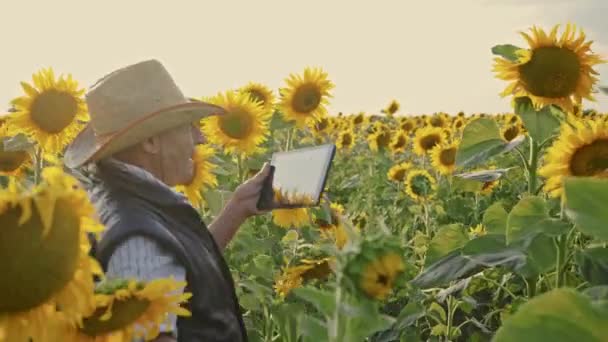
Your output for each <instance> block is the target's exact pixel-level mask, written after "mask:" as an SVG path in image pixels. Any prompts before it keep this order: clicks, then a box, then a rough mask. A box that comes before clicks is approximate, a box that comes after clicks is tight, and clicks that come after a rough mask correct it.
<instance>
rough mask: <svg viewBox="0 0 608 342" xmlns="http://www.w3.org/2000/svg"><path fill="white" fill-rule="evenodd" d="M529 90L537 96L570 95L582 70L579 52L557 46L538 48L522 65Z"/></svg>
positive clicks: (520, 68)
mask: <svg viewBox="0 0 608 342" xmlns="http://www.w3.org/2000/svg"><path fill="white" fill-rule="evenodd" d="M519 73H520V74H521V79H522V80H523V82H524V84H525V87H526V90H528V91H529V92H530V93H532V94H533V95H536V96H541V97H548V98H560V97H567V96H569V95H570V94H572V93H574V92H575V90H576V86H577V85H578V80H579V78H580V73H581V63H580V61H579V59H578V56H577V54H576V53H575V52H574V51H571V50H569V49H566V48H560V47H556V46H549V47H542V48H537V49H535V50H534V51H533V53H532V58H531V59H530V61H529V62H528V63H526V64H523V65H521V66H520V67H519Z"/></svg>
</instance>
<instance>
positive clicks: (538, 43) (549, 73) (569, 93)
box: [494, 24, 605, 112]
mask: <svg viewBox="0 0 608 342" xmlns="http://www.w3.org/2000/svg"><path fill="white" fill-rule="evenodd" d="M558 28H559V25H556V26H554V27H553V29H552V30H551V33H550V34H549V35H547V34H546V33H545V31H544V30H543V29H541V28H537V27H532V29H531V31H532V33H531V35H529V34H527V33H525V32H521V35H522V36H523V37H524V39H525V40H526V41H527V42H528V44H529V45H530V49H529V50H527V49H520V50H517V52H516V54H517V60H516V61H511V60H508V59H505V58H500V57H499V58H495V64H494V72H496V73H497V77H498V78H499V79H503V80H506V81H512V83H511V84H510V85H509V86H508V87H507V88H506V89H505V90H504V91H503V92H502V94H501V95H502V96H508V95H514V96H516V97H518V96H528V97H530V99H531V100H532V103H533V104H534V106H535V107H537V108H541V107H543V106H545V105H549V104H555V105H558V106H560V107H561V108H563V109H564V110H565V111H567V112H572V110H573V106H574V105H579V104H580V103H581V101H582V98H586V99H588V100H592V101H594V98H593V96H592V95H591V93H592V91H593V86H594V84H595V83H596V82H597V80H598V79H597V77H596V76H595V75H597V72H596V71H595V70H593V66H594V65H596V64H600V63H604V62H605V61H604V60H603V59H602V58H601V57H600V56H599V55H597V54H594V53H592V52H591V44H592V41H587V42H586V41H585V38H586V37H585V33H584V32H583V31H582V30H580V32H579V34H578V37H577V34H576V31H577V29H576V26H574V25H570V24H568V25H567V26H566V30H565V31H564V32H563V34H562V36H561V38H559V37H558V35H557V30H558Z"/></svg>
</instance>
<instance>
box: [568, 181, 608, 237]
mask: <svg viewBox="0 0 608 342" xmlns="http://www.w3.org/2000/svg"><path fill="white" fill-rule="evenodd" d="M564 188H565V195H566V214H567V215H568V217H570V218H571V219H572V221H574V223H576V227H577V228H578V229H579V230H580V231H582V232H583V233H585V234H588V235H591V236H593V237H595V238H597V239H600V240H602V241H604V242H606V241H608V224H607V222H608V210H606V203H608V180H605V179H596V178H567V179H566V180H565V182H564Z"/></svg>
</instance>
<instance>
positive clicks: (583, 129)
mask: <svg viewBox="0 0 608 342" xmlns="http://www.w3.org/2000/svg"><path fill="white" fill-rule="evenodd" d="M539 174H540V175H541V176H543V177H545V178H546V179H547V181H546V183H545V186H544V190H545V191H546V192H547V193H549V195H551V196H552V197H559V196H561V195H562V193H563V180H564V177H569V176H573V177H602V178H604V177H607V176H608V123H606V121H603V120H577V121H575V122H574V124H573V125H572V126H571V125H570V124H567V123H564V124H563V126H562V129H561V133H560V136H559V138H558V139H557V140H556V141H555V142H554V143H553V145H552V146H551V147H550V148H549V149H548V150H547V152H546V154H545V157H544V165H543V167H541V168H540V170H539Z"/></svg>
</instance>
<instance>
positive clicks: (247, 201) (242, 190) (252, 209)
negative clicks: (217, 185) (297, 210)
mask: <svg viewBox="0 0 608 342" xmlns="http://www.w3.org/2000/svg"><path fill="white" fill-rule="evenodd" d="M269 173H270V163H265V164H264V167H262V169H261V170H260V171H259V172H258V173H257V174H256V175H255V176H253V177H251V178H249V179H248V180H247V181H245V182H244V183H243V184H241V185H239V186H238V187H237V188H236V190H234V194H233V195H232V198H231V199H230V202H229V203H228V204H227V206H229V207H230V208H231V209H232V210H233V211H234V212H233V213H238V214H239V215H242V216H243V218H244V219H246V218H248V217H250V216H254V215H260V214H265V213H267V212H268V210H259V209H258V208H257V204H258V200H259V198H260V194H261V192H262V186H263V185H264V180H265V179H266V177H267V176H268V175H269Z"/></svg>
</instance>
